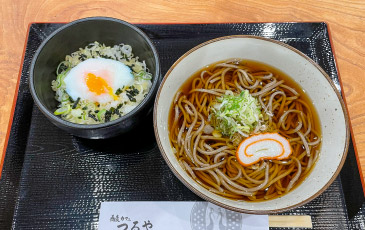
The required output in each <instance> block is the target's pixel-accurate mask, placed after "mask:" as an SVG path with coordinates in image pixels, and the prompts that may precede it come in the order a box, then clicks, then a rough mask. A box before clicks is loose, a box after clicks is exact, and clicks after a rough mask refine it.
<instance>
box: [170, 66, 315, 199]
mask: <svg viewBox="0 0 365 230" xmlns="http://www.w3.org/2000/svg"><path fill="white" fill-rule="evenodd" d="M169 136H170V143H171V145H172V148H173V151H174V154H175V155H176V157H177V159H178V161H179V163H180V165H181V167H182V168H183V169H184V170H185V171H186V172H187V173H188V174H189V175H190V176H191V177H192V178H193V179H194V180H195V181H196V182H197V183H199V184H200V185H201V186H203V187H205V188H206V189H208V190H209V191H211V192H213V193H215V194H218V195H221V196H223V197H226V198H230V199H235V200H246V201H263V200H268V199H274V198H277V197H279V196H282V195H284V194H286V193H288V192H290V191H291V190H293V189H294V188H295V187H296V186H297V185H298V184H300V183H301V181H303V180H304V179H305V177H306V176H307V175H308V174H309V173H310V172H311V169H312V168H313V166H314V164H315V162H316V159H317V158H318V155H319V150H320V144H321V130H320V124H319V119H318V116H317V113H316V111H315V109H314V107H313V106H312V102H311V101H310V99H309V97H308V96H307V95H306V94H305V93H304V91H303V90H302V89H301V88H300V87H299V86H298V85H297V84H296V83H295V82H294V81H293V80H292V79H291V78H290V77H288V76H287V75H285V74H284V73H282V72H281V71H279V70H277V69H275V68H273V67H271V66H268V65H266V64H263V63H259V62H256V61H249V60H241V59H231V60H226V61H223V62H219V63H214V64H211V65H209V66H206V67H204V68H203V69H201V70H199V71H198V72H196V73H195V74H194V75H193V76H191V77H190V78H189V79H188V80H187V81H186V82H185V83H184V85H183V86H182V87H181V88H180V89H179V91H178V92H177V93H176V95H175V98H174V100H173V104H172V106H171V109H170V115H169Z"/></svg>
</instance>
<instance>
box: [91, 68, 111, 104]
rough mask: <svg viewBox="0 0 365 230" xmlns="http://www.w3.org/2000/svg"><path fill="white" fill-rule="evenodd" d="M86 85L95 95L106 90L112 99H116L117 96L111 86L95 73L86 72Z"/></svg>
mask: <svg viewBox="0 0 365 230" xmlns="http://www.w3.org/2000/svg"><path fill="white" fill-rule="evenodd" d="M86 85H87V87H88V88H89V90H90V92H93V93H95V94H96V95H100V94H102V93H106V91H107V92H108V94H109V95H110V96H111V97H112V98H113V99H114V100H117V99H118V96H117V95H115V94H114V93H113V89H112V87H110V86H109V85H108V83H107V82H106V81H105V79H104V78H102V77H97V76H95V74H92V73H88V74H87V76H86Z"/></svg>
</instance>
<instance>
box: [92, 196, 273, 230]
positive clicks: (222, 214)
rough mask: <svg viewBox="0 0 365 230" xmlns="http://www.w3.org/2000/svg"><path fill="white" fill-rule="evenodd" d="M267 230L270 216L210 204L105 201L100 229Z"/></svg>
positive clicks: (101, 211) (101, 208) (101, 213)
mask: <svg viewBox="0 0 365 230" xmlns="http://www.w3.org/2000/svg"><path fill="white" fill-rule="evenodd" d="M113 229H116V230H120V229H121V230H149V229H156V230H172V229H173V230H190V229H191V230H246V229H247V230H268V229H269V219H268V216H267V215H249V214H242V213H238V212H233V211H230V210H227V209H224V208H221V207H219V206H216V205H214V204H211V203H209V202H195V201H189V202H185V201H181V202H178V201H176V202H171V201H166V202H165V201H123V202H103V203H101V206H100V215H99V230H113Z"/></svg>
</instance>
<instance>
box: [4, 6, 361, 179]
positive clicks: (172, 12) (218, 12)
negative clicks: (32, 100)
mask: <svg viewBox="0 0 365 230" xmlns="http://www.w3.org/2000/svg"><path fill="white" fill-rule="evenodd" d="M90 16H110V17H115V18H119V19H122V20H126V21H129V22H131V23H147V22H148V23H205V22H209V23H226V22H314V21H315V22H322V21H324V22H327V23H328V26H329V28H330V32H331V36H332V44H333V47H332V48H333V49H334V51H335V55H336V60H337V67H338V70H339V73H340V77H341V80H342V84H343V87H344V96H345V100H346V103H347V108H348V112H349V116H350V120H351V124H352V130H353V134H354V142H355V144H356V148H357V154H358V157H359V162H360V170H361V172H362V175H365V97H364V92H365V38H364V35H365V1H363V0H337V1H335V0H306V1H299V0H282V1H275V0H270V1H257V0H246V1H240V0H179V1H175V0H165V1H162V0H143V1H139V0H134V1H127V0H121V1H104V0H101V1H95V0H94V1H88V0H78V1H75V0H63V1H55V0H32V1H17V0H15V1H14V0H2V1H1V7H0V18H1V20H0V24H1V27H0V98H1V99H0V148H1V149H0V155H1V154H2V153H3V151H2V150H3V149H5V147H6V146H5V144H6V136H7V133H8V127H9V126H10V125H11V123H9V120H10V118H11V114H12V106H13V101H14V96H15V92H16V88H17V80H18V73H19V70H20V69H21V66H20V64H21V61H22V53H23V49H24V44H25V39H26V35H27V34H26V33H27V29H28V25H29V23H30V22H69V21H73V20H76V19H79V18H83V17H90ZM10 122H11V121H10ZM0 159H1V158H0Z"/></svg>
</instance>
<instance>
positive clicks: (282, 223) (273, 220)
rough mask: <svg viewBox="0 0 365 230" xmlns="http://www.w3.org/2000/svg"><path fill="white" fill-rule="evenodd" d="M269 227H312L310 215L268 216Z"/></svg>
mask: <svg viewBox="0 0 365 230" xmlns="http://www.w3.org/2000/svg"><path fill="white" fill-rule="evenodd" d="M269 226H270V227H279V228H280V227H281V228H283V227H289V228H290V227H292V228H312V227H313V226H312V219H311V216H288V215H287V216H269Z"/></svg>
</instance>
